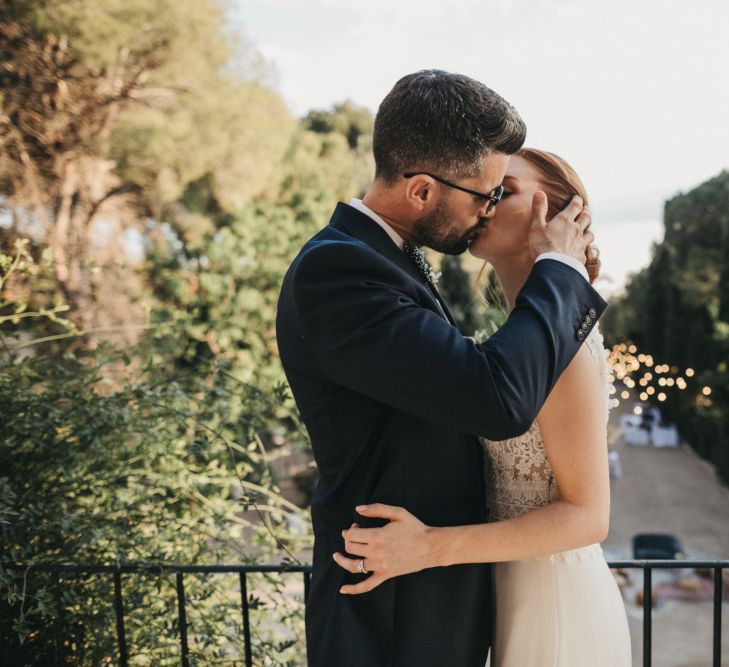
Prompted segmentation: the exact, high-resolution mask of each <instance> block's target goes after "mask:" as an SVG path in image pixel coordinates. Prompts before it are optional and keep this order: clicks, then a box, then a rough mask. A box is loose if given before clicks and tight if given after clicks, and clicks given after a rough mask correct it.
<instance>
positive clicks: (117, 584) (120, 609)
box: [114, 571, 128, 667]
mask: <svg viewBox="0 0 729 667" xmlns="http://www.w3.org/2000/svg"><path fill="white" fill-rule="evenodd" d="M114 613H115V614H116V637H117V641H118V643H119V664H120V665H121V667H127V662H128V656H127V638H126V633H125V631H124V599H123V598H122V582H121V572H118V571H117V572H114Z"/></svg>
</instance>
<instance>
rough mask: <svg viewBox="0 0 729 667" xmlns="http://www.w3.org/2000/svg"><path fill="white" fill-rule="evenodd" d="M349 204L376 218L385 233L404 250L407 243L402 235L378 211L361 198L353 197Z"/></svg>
mask: <svg viewBox="0 0 729 667" xmlns="http://www.w3.org/2000/svg"><path fill="white" fill-rule="evenodd" d="M349 205H350V206H351V207H352V208H356V209H357V210H358V211H360V212H361V213H364V214H365V215H366V216H367V217H369V218H371V219H372V220H374V221H375V222H376V223H377V224H378V225H379V226H380V227H382V229H384V230H385V233H386V234H387V235H388V236H389V237H390V238H391V239H392V242H393V243H394V244H395V245H396V246H397V247H398V248H400V250H402V247H403V244H404V243H405V242H404V240H403V238H402V236H400V234H398V233H397V232H396V231H395V230H394V229H393V228H392V227H390V225H388V224H387V223H386V222H385V221H384V220H383V219H382V218H381V217H380V216H379V215H377V213H375V212H374V211H373V210H372V209H371V208H369V207H368V206H367V205H366V204H365V203H364V202H363V201H362V200H361V199H356V198H352V199H350V200H349Z"/></svg>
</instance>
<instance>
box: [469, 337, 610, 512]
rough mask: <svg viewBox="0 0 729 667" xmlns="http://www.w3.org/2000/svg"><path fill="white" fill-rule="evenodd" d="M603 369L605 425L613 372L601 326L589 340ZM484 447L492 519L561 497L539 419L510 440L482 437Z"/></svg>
mask: <svg viewBox="0 0 729 667" xmlns="http://www.w3.org/2000/svg"><path fill="white" fill-rule="evenodd" d="M585 345H587V347H588V348H589V350H590V352H591V353H592V355H593V357H594V359H595V361H596V362H597V364H598V366H599V369H600V377H601V379H602V384H603V391H604V396H605V427H606V428H607V416H608V412H609V410H610V404H611V399H610V388H611V383H610V372H609V367H608V362H607V357H608V352H607V350H606V349H605V343H604V341H603V337H602V334H601V333H600V331H599V328H598V326H597V325H595V327H594V328H593V329H592V331H591V332H590V335H589V336H588V337H587V340H586V341H585ZM481 442H482V443H483V446H484V454H485V456H484V461H485V478H486V499H487V504H488V509H489V521H501V520H503V519H510V518H512V517H515V516H519V515H520V514H524V513H525V512H528V511H529V510H532V509H534V508H536V507H542V506H543V505H548V504H549V503H551V502H553V501H555V500H557V499H558V498H559V489H558V488H557V483H556V481H555V479H554V475H553V474H552V467H551V466H550V465H549V460H548V459H547V454H546V452H545V450H544V443H543V442H542V435H541V432H540V431H539V425H538V424H537V422H536V421H535V422H534V423H533V424H532V425H531V428H530V429H529V430H528V431H527V432H526V433H524V434H523V435H520V436H517V437H516V438H509V439H508V440H501V441H497V442H495V441H492V440H487V439H485V438H482V439H481Z"/></svg>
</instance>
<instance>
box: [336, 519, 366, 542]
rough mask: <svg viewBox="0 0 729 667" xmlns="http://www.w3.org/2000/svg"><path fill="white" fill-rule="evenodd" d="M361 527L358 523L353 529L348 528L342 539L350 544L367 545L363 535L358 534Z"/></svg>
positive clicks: (343, 532)
mask: <svg viewBox="0 0 729 667" xmlns="http://www.w3.org/2000/svg"><path fill="white" fill-rule="evenodd" d="M358 530H359V527H358V526H357V524H356V523H353V524H352V527H351V528H347V529H346V530H343V531H342V537H343V538H344V539H345V540H346V541H348V542H356V543H358V544H367V541H366V538H364V537H363V536H362V535H361V533H358V532H357V531H358Z"/></svg>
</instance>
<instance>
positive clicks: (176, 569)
mask: <svg viewBox="0 0 729 667" xmlns="http://www.w3.org/2000/svg"><path fill="white" fill-rule="evenodd" d="M608 565H609V566H610V567H611V568H620V569H640V570H643V666H644V667H651V662H652V619H653V595H652V581H653V578H652V575H653V570H654V569H689V568H691V569H693V568H700V569H709V570H713V573H714V602H713V605H714V627H713V661H712V665H713V667H720V665H721V636H722V627H721V624H722V619H721V606H722V593H723V581H722V570H724V569H728V568H729V560H701V561H700V560H678V561H676V560H621V561H609V562H608ZM17 567H18V569H23V570H25V571H26V572H28V573H32V572H40V573H50V575H51V578H52V583H53V595H54V600H55V605H56V623H55V634H56V660H57V663H58V665H63V664H66V663H65V662H64V660H65V657H64V642H63V625H64V618H63V605H62V603H61V594H60V591H61V575H84V574H109V575H110V576H111V577H112V579H113V583H114V613H115V617H116V634H117V647H118V651H119V664H120V665H121V666H122V667H127V665H128V659H129V658H128V656H129V651H128V648H127V642H126V632H125V626H124V594H123V589H122V583H123V582H122V575H124V574H165V573H167V574H174V575H175V578H176V587H177V613H178V621H179V622H178V628H179V643H180V657H181V661H182V665H183V667H189V665H190V649H189V645H188V641H187V610H186V602H185V578H184V577H185V574H236V573H237V574H238V575H239V579H240V598H241V616H242V621H243V651H244V655H245V664H246V667H252V665H253V655H252V644H251V627H250V619H249V602H248V575H250V574H260V573H268V574H300V575H302V577H303V580H304V602H306V600H307V599H308V596H309V583H310V581H311V566H310V565H288V564H286V565H169V566H164V565H155V566H139V565H126V566H124V565H121V566H110V565H109V566H107V565H60V564H43V565H32V566H29V567H27V568H21V566H17Z"/></svg>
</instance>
